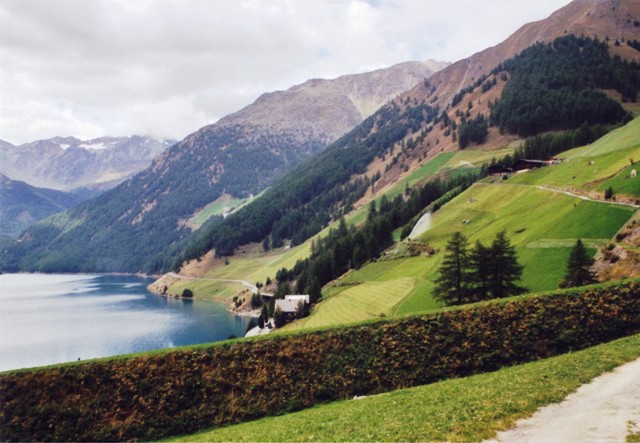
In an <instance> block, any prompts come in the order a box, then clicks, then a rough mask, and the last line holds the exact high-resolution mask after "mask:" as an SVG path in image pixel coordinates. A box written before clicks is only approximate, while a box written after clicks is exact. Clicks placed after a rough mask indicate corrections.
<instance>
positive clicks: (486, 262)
mask: <svg viewBox="0 0 640 443" xmlns="http://www.w3.org/2000/svg"><path fill="white" fill-rule="evenodd" d="M469 270H470V274H471V275H470V278H469V280H470V282H471V285H472V286H473V291H472V292H473V296H472V297H471V298H472V300H473V301H479V300H486V299H488V298H489V297H490V289H491V248H488V247H486V246H485V245H483V244H482V243H481V242H480V240H478V241H476V244H475V247H474V248H473V249H472V250H471V252H470V253H469Z"/></svg>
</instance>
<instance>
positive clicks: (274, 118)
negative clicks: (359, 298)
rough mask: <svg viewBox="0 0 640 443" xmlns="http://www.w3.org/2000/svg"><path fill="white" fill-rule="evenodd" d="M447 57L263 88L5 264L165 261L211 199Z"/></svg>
mask: <svg viewBox="0 0 640 443" xmlns="http://www.w3.org/2000/svg"><path fill="white" fill-rule="evenodd" d="M444 65H445V64H442V63H433V62H426V63H423V62H410V63H403V64H400V65H396V66H393V67H390V68H386V69H382V70H378V71H374V72H372V73H365V74H357V75H350V76H343V77H339V78H337V79H335V80H311V81H308V82H306V83H304V84H302V85H299V86H295V87H293V88H291V89H289V90H288V91H279V92H275V93H271V94H265V95H263V96H262V97H260V98H259V99H258V100H256V102H255V103H253V104H252V105H250V106H248V107H246V108H245V109H243V110H241V111H238V112H237V113H235V114H233V115H231V116H228V117H226V118H223V119H222V120H220V121H219V122H218V123H216V124H213V125H210V126H206V127H204V128H202V129H200V130H199V131H197V132H195V133H193V134H191V135H189V136H188V137H186V138H185V139H184V140H183V141H181V142H179V143H177V144H175V145H174V146H172V147H171V148H169V149H168V150H166V151H165V152H164V153H163V154H162V155H160V156H159V157H158V158H157V159H156V160H155V161H154V162H153V164H152V165H151V166H150V167H149V168H147V169H146V170H144V171H142V172H140V173H139V174H137V175H136V176H134V177H133V178H131V179H130V180H127V181H126V182H124V183H123V184H121V185H120V186H118V187H117V188H115V189H113V190H112V191H110V192H108V193H106V194H103V195H102V196H100V197H98V198H97V199H94V200H92V201H89V202H86V203H84V204H82V205H80V206H79V207H77V208H74V209H73V210H71V211H70V212H69V213H68V214H67V215H66V216H65V217H63V218H58V219H57V220H55V221H46V222H43V223H42V224H41V225H39V226H36V227H34V228H32V229H31V230H29V231H27V232H26V233H25V234H24V235H23V236H22V237H21V238H20V241H19V242H18V243H16V244H15V245H14V246H13V247H12V248H10V249H9V251H5V254H4V255H5V256H9V257H11V258H9V259H8V260H7V261H5V264H4V266H9V267H11V268H20V269H31V270H36V269H39V270H47V271H140V270H143V271H146V272H156V271H157V270H159V269H166V267H167V266H168V265H169V264H170V263H171V262H172V260H173V258H172V256H171V255H172V254H175V253H176V251H177V250H178V249H177V248H179V245H178V242H179V241H180V239H183V238H185V237H186V236H188V235H189V234H190V232H191V229H192V224H191V223H190V219H191V218H192V217H193V216H194V215H195V214H196V213H197V212H198V211H200V210H201V209H203V208H204V207H205V206H206V205H208V204H210V203H212V202H215V201H216V200H218V199H221V198H228V197H229V196H231V197H248V196H250V195H251V194H257V193H259V192H260V191H262V190H263V189H265V188H266V187H268V186H270V185H271V184H272V183H274V181H275V180H276V179H277V178H278V177H280V176H281V175H282V174H283V173H284V172H285V171H287V170H289V169H291V168H293V167H294V166H296V165H297V164H299V163H300V162H301V161H302V160H303V159H305V158H308V157H309V156H311V155H313V154H314V153H317V152H319V151H320V150H322V149H323V148H324V147H325V146H326V145H327V144H328V143H329V142H330V141H332V140H334V139H335V138H337V137H339V136H340V135H342V134H343V133H345V132H346V131H348V130H350V129H351V128H352V127H353V126H355V125H357V124H358V123H360V122H362V121H363V119H364V118H365V117H366V116H368V115H369V114H371V112H373V111H375V109H377V107H379V106H381V105H382V104H384V103H385V102H387V101H389V100H391V99H393V98H394V97H395V96H397V95H398V94H400V93H402V92H404V91H405V90H407V88H409V87H411V86H413V85H414V84H415V83H417V82H420V81H423V80H424V79H425V78H427V77H429V76H430V75H432V74H433V69H437V68H441V67H443V66H444ZM61 220H64V221H61ZM172 251H173V252H172ZM21 257H22V258H21ZM7 262H11V263H10V264H7Z"/></svg>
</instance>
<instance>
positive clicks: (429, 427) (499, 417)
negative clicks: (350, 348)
mask: <svg viewBox="0 0 640 443" xmlns="http://www.w3.org/2000/svg"><path fill="white" fill-rule="evenodd" d="M638 357H640V335H635V336H631V337H627V338H624V339H621V340H616V341H613V342H610V343H607V344H603V345H599V346H595V347H592V348H589V349H586V350H583V351H578V352H573V353H569V354H564V355H561V356H558V357H554V358H549V359H546V360H540V361H537V362H533V363H528V364H524V365H519V366H514V367H510V368H504V369H501V370H499V371H496V372H492V373H487V374H481V375H475V376H472V377H466V378H460V379H451V380H446V381H442V382H438V383H434V384H430V385H426V386H420V387H416V388H411V389H405V390H400V391H394V392H390V393H386V394H380V395H375V396H370V397H366V398H362V399H353V400H345V401H340V402H334V403H330V404H326V405H320V406H316V407H314V408H311V409H307V410H304V411H300V412H296V413H290V414H286V415H283V416H279V417H269V418H263V419H260V420H256V421H253V422H249V423H243V424H239V425H233V426H227V427H224V428H219V429H215V430H212V431H205V432H201V433H198V434H194V435H190V436H182V437H178V438H176V439H175V440H174V441H454V442H455V441H482V440H484V439H488V438H493V437H495V436H496V432H497V431H500V430H504V429H508V428H509V427H511V426H513V424H514V423H515V422H516V421H517V420H518V419H520V418H524V417H528V416H530V415H532V414H533V413H534V412H535V411H536V410H537V409H539V408H540V407H543V406H546V405H548V404H552V403H557V402H559V401H561V400H562V399H564V398H565V397H566V396H567V395H568V394H570V393H571V392H573V391H575V390H576V389H577V388H578V387H579V386H581V385H583V384H585V383H587V382H589V381H590V380H592V379H593V378H595V377H597V376H599V375H601V374H603V373H605V372H608V371H611V370H613V369H614V368H616V367H617V366H620V365H622V364H624V363H627V362H629V361H632V360H635V359H637V358H638Z"/></svg>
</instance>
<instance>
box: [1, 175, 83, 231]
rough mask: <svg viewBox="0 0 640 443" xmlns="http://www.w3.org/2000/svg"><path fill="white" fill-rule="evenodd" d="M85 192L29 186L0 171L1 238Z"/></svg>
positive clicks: (76, 200) (73, 201) (68, 205)
mask: <svg viewBox="0 0 640 443" xmlns="http://www.w3.org/2000/svg"><path fill="white" fill-rule="evenodd" d="M82 200H83V198H82V195H79V194H74V193H70V192H63V191H56V190H54V189H43V188H36V187H33V186H30V185H28V184H26V183H24V182H21V181H17V180H11V179H10V178H8V177H7V176H6V175H4V174H2V173H0V202H2V204H0V239H2V238H11V237H15V236H16V235H18V234H20V232H22V231H23V230H25V229H26V228H27V227H29V226H31V225H33V224H34V223H36V222H37V221H39V220H42V219H43V218H46V217H49V216H51V215H53V214H56V213H58V212H61V211H64V210H65V209H68V208H71V207H73V206H75V205H77V204H78V203H79V202H80V201H82Z"/></svg>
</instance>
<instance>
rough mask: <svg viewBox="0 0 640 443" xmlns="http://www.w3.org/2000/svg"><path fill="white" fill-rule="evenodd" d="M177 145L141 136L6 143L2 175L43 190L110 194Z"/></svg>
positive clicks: (0, 153)
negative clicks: (107, 190) (166, 150)
mask: <svg viewBox="0 0 640 443" xmlns="http://www.w3.org/2000/svg"><path fill="white" fill-rule="evenodd" d="M173 143H174V142H173V141H170V140H156V139H153V138H149V137H140V136H132V137H102V138H98V139H94V140H86V141H84V140H78V139H77V138H74V137H66V138H63V137H55V138H52V139H48V140H39V141H36V142H32V143H25V144H23V145H20V146H13V145H11V144H10V143H7V142H2V143H0V172H1V173H3V174H5V175H6V176H7V177H10V178H11V179H13V180H19V181H23V182H26V183H29V184H30V185H32V186H36V187H40V188H49V189H57V190H64V191H69V190H73V189H77V188H83V187H86V188H99V189H102V190H106V189H109V188H112V187H114V186H116V185H117V184H119V183H121V182H122V181H124V180H126V179H127V178H128V177H130V176H131V175H133V174H135V173H136V172H139V171H141V170H142V169H144V168H146V167H148V166H149V165H150V164H151V161H152V160H153V159H154V158H155V157H156V156H157V155H159V154H160V153H161V152H162V151H164V150H165V149H167V148H168V147H169V146H170V145H172V144H173Z"/></svg>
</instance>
